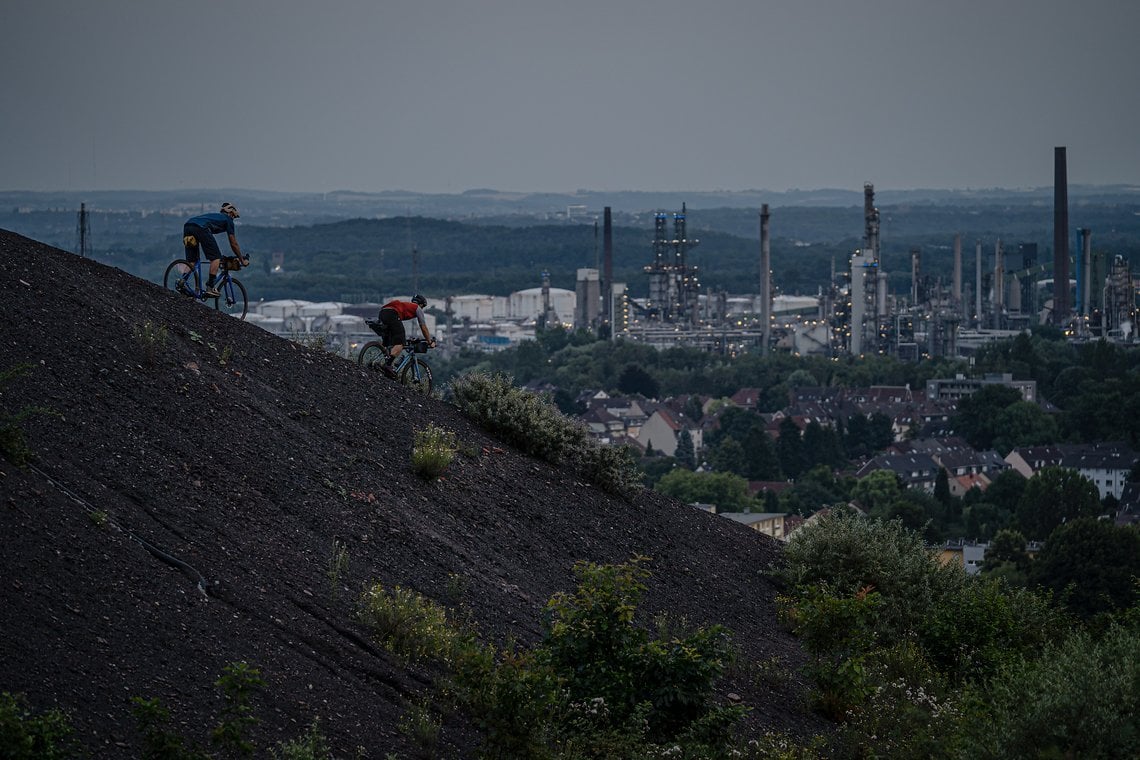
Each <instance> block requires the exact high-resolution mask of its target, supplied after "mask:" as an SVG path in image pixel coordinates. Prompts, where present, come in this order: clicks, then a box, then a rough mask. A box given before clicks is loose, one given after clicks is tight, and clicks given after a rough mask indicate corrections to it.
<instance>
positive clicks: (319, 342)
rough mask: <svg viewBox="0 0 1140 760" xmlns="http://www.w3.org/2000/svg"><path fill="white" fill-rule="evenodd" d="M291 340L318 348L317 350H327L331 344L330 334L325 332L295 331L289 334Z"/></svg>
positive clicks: (308, 346) (307, 346)
mask: <svg viewBox="0 0 1140 760" xmlns="http://www.w3.org/2000/svg"><path fill="white" fill-rule="evenodd" d="M289 340H291V341H293V342H294V343H297V344H299V345H302V346H304V347H305V348H312V349H316V350H317V351H325V350H327V348H328V344H329V336H328V334H326V333H323V332H315V333H293V334H292V335H290V336H289Z"/></svg>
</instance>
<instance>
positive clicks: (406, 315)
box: [384, 301, 420, 320]
mask: <svg viewBox="0 0 1140 760" xmlns="http://www.w3.org/2000/svg"><path fill="white" fill-rule="evenodd" d="M384 308H385V309H392V310H393V311H395V312H396V314H397V315H398V316H399V317H400V319H401V320H406V319H415V318H416V312H417V311H419V310H420V305H419V304H418V303H416V302H415V301H389V302H388V303H386V304H384Z"/></svg>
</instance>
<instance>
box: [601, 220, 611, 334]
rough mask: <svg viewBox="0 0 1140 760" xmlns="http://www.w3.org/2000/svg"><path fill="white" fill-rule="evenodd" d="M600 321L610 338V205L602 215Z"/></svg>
mask: <svg viewBox="0 0 1140 760" xmlns="http://www.w3.org/2000/svg"><path fill="white" fill-rule="evenodd" d="M602 257H603V259H602V261H603V264H602V266H603V267H604V269H603V270H602V321H603V322H604V323H605V324H607V325H609V329H610V339H611V340H612V339H613V334H614V225H613V219H612V217H611V215H610V207H609V206H606V210H605V212H604V214H603V217H602Z"/></svg>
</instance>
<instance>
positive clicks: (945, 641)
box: [918, 576, 1067, 683]
mask: <svg viewBox="0 0 1140 760" xmlns="http://www.w3.org/2000/svg"><path fill="white" fill-rule="evenodd" d="M1066 629H1067V619H1066V618H1065V616H1064V615H1063V614H1062V613H1061V612H1060V611H1059V610H1058V609H1057V608H1056V607H1055V606H1054V605H1053V604H1052V602H1051V600H1050V599H1049V597H1047V596H1042V595H1039V594H1037V593H1034V592H1032V591H1029V590H1026V589H1021V588H1015V587H1010V586H1008V585H1007V584H1005V583H1003V582H1001V581H999V580H998V579H995V578H980V577H976V576H975V577H967V578H965V579H964V581H963V582H962V583H961V584H958V585H956V586H955V587H954V588H953V590H952V592H951V593H948V594H946V595H945V596H943V597H942V598H941V599H940V600H939V601H938V602H937V603H936V604H934V605H933V606H932V607H931V609H930V610H929V611H928V613H927V614H926V615H925V616H924V617H923V619H922V621H921V622H920V624H919V626H918V635H919V638H920V639H921V641H922V644H923V647H924V648H925V649H926V651H927V653H928V654H929V656H930V658H931V660H932V661H933V662H934V663H935V665H936V666H937V667H938V668H939V669H940V670H941V671H942V672H943V673H945V674H946V675H947V676H948V677H949V678H950V679H951V680H952V681H953V682H955V683H965V682H967V681H970V680H973V679H985V678H989V677H991V676H992V675H993V674H994V673H995V672H996V671H997V670H998V668H999V667H1000V666H1002V665H1003V664H1006V663H1009V662H1010V661H1013V660H1016V659H1018V658H1020V657H1023V656H1031V655H1033V654H1035V653H1037V652H1039V651H1040V650H1041V648H1042V647H1044V646H1045V644H1047V643H1048V642H1049V641H1051V640H1054V639H1056V638H1059V637H1061V636H1063V635H1064V633H1065V631H1066Z"/></svg>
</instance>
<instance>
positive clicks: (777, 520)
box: [718, 512, 785, 541]
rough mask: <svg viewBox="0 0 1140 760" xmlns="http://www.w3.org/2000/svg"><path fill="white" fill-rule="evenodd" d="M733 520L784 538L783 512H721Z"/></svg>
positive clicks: (773, 536) (722, 515)
mask: <svg viewBox="0 0 1140 760" xmlns="http://www.w3.org/2000/svg"><path fill="white" fill-rule="evenodd" d="M718 514H720V516H721V517H727V518H728V519H729V520H732V521H733V522H738V523H740V524H741V525H745V526H747V527H749V528H751V529H752V530H754V531H757V532H758V533H763V534H764V535H766V536H771V537H772V538H778V539H780V540H781V541H783V540H784V517H785V515H784V513H783V512H719V513H718Z"/></svg>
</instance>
